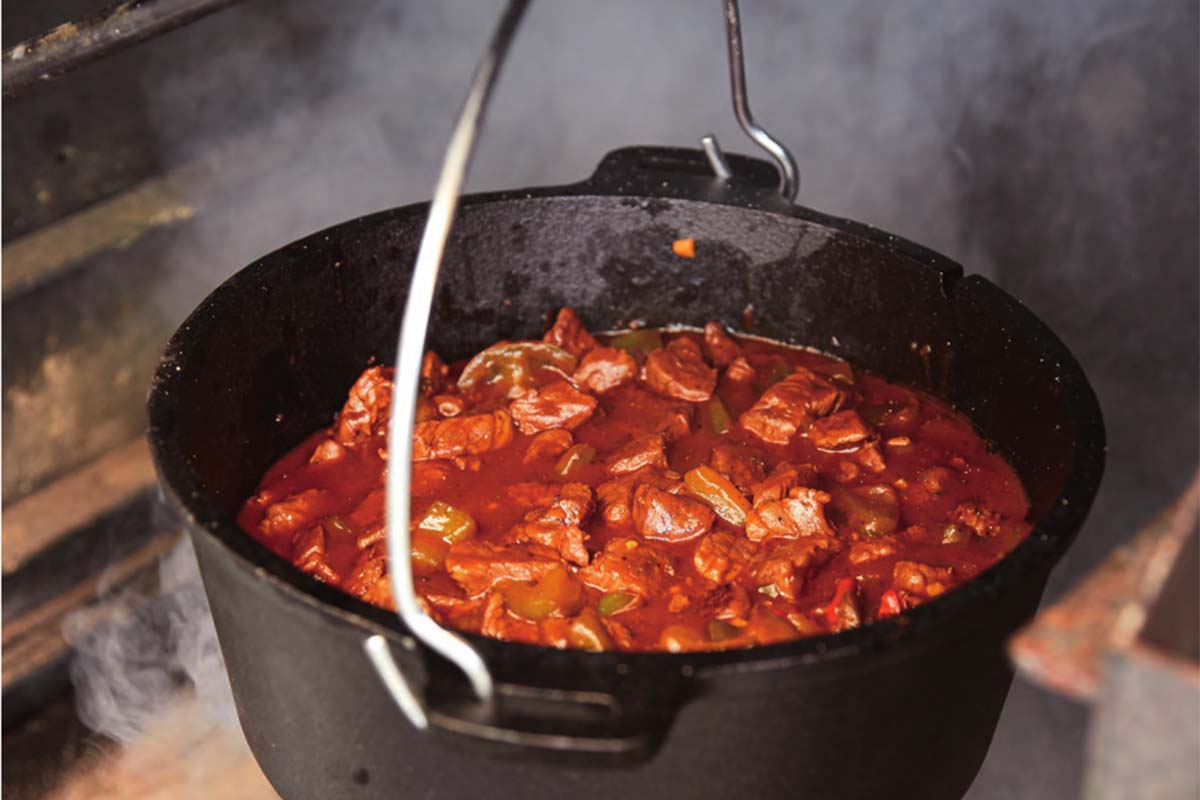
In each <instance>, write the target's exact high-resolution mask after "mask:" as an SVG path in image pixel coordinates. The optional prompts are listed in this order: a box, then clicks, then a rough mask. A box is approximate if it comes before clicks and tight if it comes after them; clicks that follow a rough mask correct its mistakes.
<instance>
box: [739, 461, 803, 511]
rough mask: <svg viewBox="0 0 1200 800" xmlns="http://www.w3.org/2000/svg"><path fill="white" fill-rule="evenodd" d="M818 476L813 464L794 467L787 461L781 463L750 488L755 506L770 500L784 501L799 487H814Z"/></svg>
mask: <svg viewBox="0 0 1200 800" xmlns="http://www.w3.org/2000/svg"><path fill="white" fill-rule="evenodd" d="M817 474H818V473H817V468H816V467H815V466H813V465H812V464H800V465H799V466H793V465H791V464H789V463H787V462H786V461H783V462H780V463H779V464H778V465H776V467H775V471H774V472H772V473H771V474H770V475H768V476H767V477H766V478H764V479H762V480H761V481H759V482H757V483H755V484H753V485H752V486H751V487H750V493H751V494H752V495H753V496H754V505H758V504H759V503H765V502H767V501H768V500H782V499H784V498H785V497H787V495H788V492H790V491H791V490H792V489H795V488H796V487H797V486H810V487H811V486H814V485H815V484H816V482H817Z"/></svg>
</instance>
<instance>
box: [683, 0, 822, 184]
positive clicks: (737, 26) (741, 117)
mask: <svg viewBox="0 0 1200 800" xmlns="http://www.w3.org/2000/svg"><path fill="white" fill-rule="evenodd" d="M725 33H726V36H727V38H728V41H729V82H730V84H731V86H732V88H733V113H734V115H735V116H736V117H737V121H738V123H739V124H740V125H741V126H742V130H744V131H745V132H746V135H747V136H749V137H750V138H751V139H753V140H754V142H755V144H757V145H758V146H759V147H761V148H762V149H763V150H766V151H767V152H768V153H769V154H770V155H771V158H773V159H774V160H775V165H776V167H778V169H779V193H780V194H782V195H783V196H784V197H785V198H787V199H788V200H795V199H796V193H797V192H798V191H799V190H800V174H799V171H798V170H797V169H796V159H795V158H793V157H792V153H791V151H789V150H788V149H787V148H786V147H785V146H784V145H783V144H782V143H781V142H780V141H779V140H778V139H776V138H775V137H773V136H772V135H771V134H769V133H767V131H766V130H765V129H764V128H763V127H762V126H761V125H759V124H758V123H757V122H755V121H754V117H753V116H751V114H750V100H749V97H748V96H747V94H746V65H745V63H744V62H743V60H742V19H741V11H739V9H738V0H725ZM705 138H707V139H712V145H711V147H710V145H709V144H708V142H705V141H704V140H703V139H702V140H701V143H703V144H704V152H705V153H707V154H708V159H709V162H710V163H713V170H714V171H716V172H717V175H718V176H720V177H721V178H722V180H724V179H725V178H724V176H722V175H721V172H720V170H718V169H717V166H716V163H715V162H714V156H713V152H714V150H715V151H716V152H717V153H719V152H720V148H719V147H718V145H717V142H716V139H714V138H712V137H711V135H710V136H708V137H705ZM721 160H722V161H724V159H723V158H722V159H721ZM725 169H726V170H728V169H729V167H728V165H726V166H725Z"/></svg>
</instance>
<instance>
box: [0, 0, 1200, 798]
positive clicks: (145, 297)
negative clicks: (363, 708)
mask: <svg viewBox="0 0 1200 800" xmlns="http://www.w3.org/2000/svg"><path fill="white" fill-rule="evenodd" d="M105 5H106V4H105V3H104V2H96V1H91V2H89V0H39V1H38V2H18V0H10V2H9V3H8V4H7V5H5V6H4V7H3V33H2V38H3V47H4V48H5V55H4V69H5V73H4V75H5V83H4V93H5V105H4V114H3V317H4V321H3V356H4V358H3V502H4V541H3V549H4V589H5V591H4V599H3V603H4V606H3V616H4V649H5V662H4V726H5V727H4V756H5V762H6V763H5V767H6V769H5V771H4V790H5V793H6V794H9V793H12V794H11V796H18V797H19V796H27V797H40V796H45V795H46V794H48V793H52V792H55V791H57V792H60V793H62V792H68V791H69V788H70V784H71V776H72V775H73V774H75V773H76V772H78V771H79V770H81V769H83V768H84V767H83V766H81V764H85V763H86V764H93V763H94V762H95V761H96V759H97V758H98V757H99V756H97V754H98V753H102V754H107V755H111V753H112V752H114V751H113V750H112V749H111V748H110V747H109V743H111V742H112V741H114V740H117V741H125V742H134V741H138V740H139V737H144V735H145V733H146V730H147V729H148V728H151V727H153V725H154V724H156V723H155V722H154V720H157V719H161V718H162V714H165V713H170V712H168V711H166V710H165V709H167V708H168V706H169V705H170V704H169V703H168V702H167V698H169V697H172V696H173V694H174V692H175V691H176V690H178V689H179V688H180V687H192V688H193V689H194V690H195V691H201V693H202V694H203V693H204V692H209V693H210V694H209V695H207V696H208V697H211V698H216V699H215V700H213V702H212V703H210V704H209V707H210V710H211V708H216V709H218V712H219V711H220V709H222V708H224V709H225V711H226V712H228V709H229V706H228V700H227V696H226V695H225V694H224V693H223V690H222V687H221V673H220V665H219V654H218V653H217V652H216V648H215V644H214V643H213V641H212V640H211V629H210V627H206V619H205V614H206V612H205V607H204V601H203V596H202V594H200V593H199V592H198V589H197V588H196V586H195V576H194V572H192V571H191V569H192V568H191V567H190V560H189V559H190V555H189V554H188V553H187V552H186V548H185V549H184V550H182V551H181V550H179V549H177V548H176V545H175V539H174V535H175V529H174V526H173V525H172V523H171V522H170V520H168V519H166V518H165V517H164V516H163V515H162V514H161V513H159V511H158V510H157V506H156V502H155V495H154V490H153V489H152V481H153V476H152V473H151V471H150V469H149V467H148V461H147V457H146V453H145V448H144V445H142V444H141V442H140V437H141V434H142V431H143V429H144V417H143V403H144V398H145V392H146V388H147V386H148V383H149V377H150V373H151V371H152V369H153V367H154V366H155V364H156V361H157V357H158V354H159V353H160V352H161V350H162V348H163V346H164V344H165V341H166V339H167V337H168V336H169V334H170V333H171V332H172V331H173V330H174V329H175V327H176V326H177V325H178V324H179V323H180V322H181V321H182V319H183V317H184V316H185V315H186V313H187V312H188V311H189V310H190V309H191V308H192V307H193V306H195V305H196V304H197V303H198V302H199V301H200V300H201V299H202V298H203V297H204V296H205V295H206V294H207V293H208V292H209V291H210V290H211V289H213V288H214V287H215V286H216V285H217V284H218V283H219V282H220V281H221V280H223V279H225V278H226V277H228V276H229V275H231V274H232V273H233V272H235V271H236V270H238V269H240V268H241V267H243V266H245V265H246V264H248V263H249V262H250V261H252V260H254V259H255V258H257V257H258V256H260V255H263V254H265V253H267V252H269V251H271V250H274V249H276V248H278V247H280V246H282V245H284V244H286V243H288V242H290V241H292V240H295V239H297V238H299V237H301V236H304V235H306V234H308V233H311V232H313V231H315V230H318V229H320V228H323V227H326V226H329V225H333V224H335V223H338V222H341V221H344V220H346V219H348V218H351V217H354V216H356V215H360V214H365V213H368V212H371V211H375V210H379V209H382V208H386V207H390V206H396V205H401V204H405V203H411V202H415V201H419V200H422V199H426V198H427V197H428V196H429V194H430V192H431V189H432V185H433V181H434V179H435V176H436V172H437V169H438V167H439V164H440V159H441V157H442V153H443V148H444V146H445V143H446V136H447V134H448V132H449V130H450V127H451V125H452V122H453V117H454V115H455V114H456V113H457V111H458V108H459V105H460V103H461V101H462V98H463V94H464V91H465V86H466V83H467V80H468V78H469V76H470V73H471V71H472V69H473V66H474V63H475V61H476V59H477V57H478V54H479V51H480V49H481V47H482V45H483V42H484V39H485V37H486V36H487V34H488V32H489V30H490V27H491V25H492V24H493V22H494V20H495V18H496V16H497V15H498V13H499V9H500V7H501V4H500V3H498V2H495V1H494V0H493V1H491V2H479V0H441V1H440V2H436V3H433V2H419V1H417V0H389V1H388V2H382V1H381V0H354V1H353V2H340V3H329V2H319V1H318V0H245V2H240V3H239V2H229V0H225V1H224V2H217V3H209V4H208V5H209V6H222V8H220V9H219V10H218V11H216V12H215V13H212V14H211V15H205V16H203V17H202V18H199V19H197V20H195V21H192V22H190V23H189V24H187V25H185V26H183V27H180V28H178V29H177V30H174V31H170V32H164V33H162V34H160V35H156V36H154V37H152V38H151V39H149V40H148V41H147V42H145V43H142V44H139V45H138V46H136V47H132V48H129V49H126V50H123V51H121V52H114V53H112V54H110V55H107V56H106V57H104V58H101V59H99V60H97V61H96V62H95V63H92V64H89V65H87V66H84V67H82V68H80V69H78V70H77V71H73V72H71V73H69V74H67V75H65V76H63V77H61V78H59V79H57V80H40V79H35V80H33V81H32V82H31V83H32V85H29V86H26V85H25V84H24V83H18V81H17V80H16V79H15V78H14V79H12V80H10V77H11V76H12V75H16V72H15V68H16V67H19V66H20V64H19V62H20V61H21V58H20V57H18V56H24V57H25V58H29V57H30V56H29V52H30V51H29V50H24V51H22V49H21V48H20V47H19V45H20V43H22V42H25V41H27V40H30V39H32V38H34V37H37V36H39V35H41V34H43V33H45V32H47V31H49V30H51V29H52V28H54V27H55V26H56V25H59V24H60V23H64V22H68V21H73V20H74V21H80V20H87V19H88V18H90V17H92V16H94V15H95V14H96V13H97V12H99V11H100V10H101V9H102V8H104V6H105ZM147 5H157V6H159V7H162V8H166V9H168V10H169V9H170V8H171V7H173V6H174V7H181V8H182V7H191V8H202V7H204V6H205V4H204V3H203V2H199V0H187V2H179V1H178V0H175V2H169V0H156V2H153V3H148V4H147ZM742 14H743V25H744V36H745V43H746V48H747V53H746V61H747V70H748V77H749V82H750V97H751V103H752V107H753V108H754V110H755V114H756V116H757V117H758V119H759V120H760V121H761V122H762V123H763V124H764V126H765V127H767V128H768V129H769V130H770V131H772V133H774V134H775V135H776V136H778V137H779V138H781V139H782V140H783V141H784V142H786V143H787V144H788V145H789V146H790V147H791V149H792V150H793V152H794V153H795V155H796V157H797V160H798V162H799V166H800V171H801V176H802V177H801V188H800V196H799V202H800V203H802V204H804V205H808V206H810V207H813V208H816V209H818V210H821V211H825V212H828V213H832V214H836V215H842V216H848V217H852V218H855V219H858V220H861V221H864V222H867V223H870V224H872V225H876V226H878V227H881V228H884V229H886V230H889V231H891V232H894V233H897V234H899V235H901V236H904V237H907V238H909V239H913V240H915V241H917V242H920V243H922V244H925V245H927V246H929V247H931V248H933V249H935V250H939V251H941V252H943V253H945V254H946V255H948V256H950V257H951V258H953V259H955V260H957V261H959V262H961V263H962V264H964V265H965V267H966V269H967V271H968V272H978V273H982V274H984V275H986V276H988V277H989V278H991V279H992V280H994V281H995V282H996V283H998V284H999V285H1000V286H1001V287H1003V288H1004V289H1006V290H1007V291H1008V292H1010V293H1011V294H1013V295H1014V296H1016V297H1017V298H1018V299H1020V300H1021V301H1022V302H1024V303H1025V304H1026V305H1028V306H1029V307H1030V308H1031V309H1032V310H1033V311H1034V312H1035V313H1037V314H1038V315H1039V316H1040V317H1041V318H1042V319H1044V320H1045V321H1047V322H1048V323H1049V324H1050V325H1051V327H1053V328H1054V330H1055V331H1056V332H1057V333H1058V334H1059V336H1060V337H1061V338H1062V339H1063V340H1064V341H1065V342H1066V343H1067V344H1068V346H1069V347H1071V349H1072V350H1073V351H1074V352H1075V354H1076V355H1077V357H1078V358H1079V360H1080V361H1081V362H1082V364H1083V366H1084V368H1085V370H1086V371H1087V373H1088V375H1089V376H1090V378H1091V380H1092V383H1093V385H1094V387H1095V388H1096V391H1097V393H1098V394H1099V397H1100V401H1101V404H1102V406H1103V409H1104V413H1105V418H1106V422H1107V426H1108V435H1109V456H1108V469H1107V474H1106V477H1105V481H1104V485H1103V487H1102V490H1101V494H1100V496H1099V499H1098V500H1097V502H1096V505H1095V507H1094V508H1093V510H1092V514H1091V517H1090V519H1089V522H1088V524H1087V526H1086V527H1085V529H1084V531H1083V533H1082V534H1081V536H1080V538H1079V540H1078V542H1077V544H1076V545H1075V546H1074V548H1073V549H1072V550H1071V551H1070V553H1069V554H1068V556H1067V557H1066V559H1065V560H1064V561H1063V563H1062V564H1061V565H1060V567H1059V568H1058V569H1057V571H1056V572H1055V575H1054V578H1053V580H1052V582H1051V585H1050V589H1049V591H1048V595H1047V603H1050V602H1053V601H1054V600H1056V599H1058V598H1060V597H1061V596H1062V595H1063V594H1064V592H1066V590H1067V589H1068V588H1069V587H1071V586H1072V585H1073V584H1075V583H1076V582H1077V581H1079V580H1080V578H1081V577H1082V576H1084V575H1086V574H1088V573H1090V572H1091V571H1092V570H1094V569H1095V568H1096V567H1097V566H1098V565H1100V564H1101V562H1102V561H1103V560H1104V559H1105V557H1106V556H1107V555H1108V554H1109V553H1110V552H1111V551H1112V550H1113V549H1114V548H1115V547H1117V546H1118V545H1120V544H1122V543H1124V542H1127V541H1128V540H1130V539H1131V538H1132V537H1133V535H1134V534H1135V533H1136V532H1137V531H1138V530H1139V528H1142V527H1143V526H1144V525H1146V524H1147V523H1148V522H1149V521H1150V520H1151V519H1152V518H1153V517H1155V515H1156V514H1157V513H1158V512H1159V511H1161V510H1162V509H1163V508H1165V507H1167V506H1169V505H1170V504H1172V503H1173V502H1175V501H1177V500H1178V498H1180V496H1181V495H1182V494H1183V493H1184V491H1185V489H1186V488H1187V486H1188V484H1189V483H1190V482H1191V480H1192V478H1193V475H1194V473H1195V470H1196V468H1197V464H1198V463H1200V430H1198V428H1200V413H1198V412H1200V409H1198V407H1197V406H1198V400H1197V396H1198V386H1200V347H1198V325H1197V319H1198V308H1200V199H1198V193H1200V192H1198V187H1200V162H1198V156H1197V147H1198V142H1200V126H1198V108H1200V95H1198V91H1200V90H1198V80H1200V78H1198V76H1200V61H1198V57H1197V52H1198V47H1200V45H1198V38H1200V15H1198V12H1197V4H1196V2H1194V0H1140V1H1138V2H1130V1H1129V0H1055V1H1054V2H1043V3H1029V2H1023V1H1022V0H970V1H969V2H957V1H953V0H942V1H941V2H938V1H937V0H897V1H896V2H888V3H882V2H870V1H869V0H845V1H844V2H839V3H820V2H811V1H809V2H782V1H781V0H743V3H742ZM70 33H71V32H70V31H69V30H68V31H67V32H66V33H63V34H61V35H63V36H68V35H70ZM723 36H724V29H723V20H722V17H721V13H720V9H719V4H718V3H716V2H710V3H695V2H684V1H683V0H656V1H655V2H652V3H646V2H634V1H633V0H623V1H620V2H618V1H615V0H614V1H613V2H607V3H591V2H584V1H583V0H555V2H543V3H535V4H534V6H533V8H532V10H531V12H530V13H529V14H528V16H527V18H526V22H525V24H524V27H523V29H522V31H521V32H520V34H519V36H518V39H517V43H516V47H515V49H514V51H513V53H512V56H511V58H510V61H509V64H508V66H507V67H506V69H505V72H504V74H503V76H502V78H501V84H500V87H499V90H498V92H497V96H496V98H495V100H494V102H493V105H492V110H491V113H490V117H489V120H488V123H487V127H486V130H485V133H484V135H483V138H482V143H481V146H480V148H479V150H478V153H477V156H476V159H475V162H474V167H473V172H472V174H471V179H470V182H469V189H470V190H473V191H475V190H490V189H501V188H513V187H522V186H533V185H544V184H558V183H567V182H572V181H575V180H578V179H581V178H583V177H585V176H586V175H588V174H589V173H590V171H591V170H592V169H593V167H594V166H595V165H596V163H597V162H598V161H599V159H600V158H601V156H602V155H603V154H604V153H605V152H606V151H608V150H610V149H613V148H616V147H619V146H622V145H628V144H671V145H680V146H692V147H694V146H697V144H698V141H699V138H700V136H702V135H703V134H705V133H709V132H711V133H714V134H716V135H717V136H718V138H719V139H720V141H721V142H722V144H723V145H724V147H725V149H726V150H728V151H733V152H742V153H749V154H752V155H757V154H758V153H757V152H755V150H754V148H753V147H752V146H751V145H750V144H749V143H748V142H747V140H745V139H744V138H743V136H742V135H741V132H740V130H739V129H738V127H737V125H736V123H735V121H734V118H733V115H732V113H731V110H730V100H729V87H728V77H727V67H726V57H725V50H724V38H723ZM10 68H12V69H13V70H14V71H13V72H11V73H10ZM10 94H11V95H12V96H11V97H10V96H9V95H10ZM164 587H166V588H164ZM163 597H167V598H168V599H167V600H165V601H164V600H162V599H161V598H163ZM147 598H151V599H147ZM153 598H160V599H158V600H154V599H153ZM114 614H116V615H117V616H118V617H120V618H121V619H122V620H124V621H125V624H124V627H118V628H114V627H113V624H112V623H111V622H109V621H107V620H109V619H111V617H112V616H113V615H114ZM130 620H134V621H135V622H136V623H137V625H136V626H134V627H133V628H131V627H130V626H129V624H128V622H129V621H130ZM139 626H140V627H139ZM114 631H117V632H115V633H114ZM131 631H132V632H131ZM106 637H107V638H106ZM121 637H125V638H124V639H122V638H121ZM131 637H132V638H131ZM114 640H115V641H116V643H115V644H114ZM131 642H132V644H131ZM130 647H133V648H134V649H135V650H136V651H137V652H140V653H142V654H143V655H144V656H145V657H144V658H142V659H141V660H139V661H138V662H137V663H136V664H134V665H131V664H130V663H128V660H127V659H124V656H121V655H114V653H117V654H119V653H126V652H128V651H129V648H130ZM122 648H124V649H122ZM73 653H74V654H75V655H72V654H73ZM73 659H74V660H73ZM72 664H74V667H72ZM122 670H125V674H126V675H128V673H129V671H130V670H135V671H136V675H137V679H136V680H127V679H125V680H123V679H119V678H115V677H114V675H115V674H117V673H120V672H121V671H122ZM206 670H207V671H206ZM72 675H73V677H74V683H72V682H71V680H70V678H71V677H72ZM147 686H149V687H150V690H149V692H148V693H147V690H146V687H147ZM72 687H75V688H76V689H77V691H78V696H76V695H73V694H72ZM222 703H225V705H224V706H222V705H221V704H222ZM77 709H78V710H77ZM1198 713H1200V711H1198ZM81 715H82V722H81ZM211 716H212V718H211V719H209V718H208V717H206V718H205V725H211V726H214V727H215V728H216V729H223V728H222V726H226V727H230V726H232V722H231V720H232V715H231V714H229V713H214V714H213V715H211ZM189 719H190V718H189ZM84 723H86V726H85V724H84ZM189 724H191V723H190V722H184V723H180V725H181V726H182V727H184V728H186V727H187V726H188V725H189ZM1198 724H1200V722H1198ZM92 729H94V730H97V731H99V734H96V733H91V732H90V730H92ZM1088 729H1089V710H1088V707H1087V705H1085V704H1083V703H1080V702H1078V701H1077V700H1073V699H1068V698H1066V697H1063V696H1061V695H1060V694H1057V693H1055V692H1052V691H1048V690H1046V689H1043V688H1040V687H1038V686H1036V685H1034V684H1033V683H1031V682H1029V681H1025V680H1021V679H1018V680H1017V681H1016V682H1015V683H1014V685H1013V689H1012V691H1011V693H1010V695H1009V699H1008V703H1007V705H1006V707H1005V711H1004V715H1003V717H1002V720H1001V723H1000V727H999V729H998V731H997V733H996V737H995V740H994V743H993V746H992V750H991V752H990V754H989V757H988V760H987V761H986V763H985V764H984V766H983V770H982V772H981V773H980V775H979V777H978V779H977V781H976V783H975V786H974V787H973V788H972V791H971V793H970V795H969V797H971V798H973V799H975V800H984V799H985V798H986V799H987V800H991V799H992V798H1069V797H1078V796H1081V793H1083V792H1084V791H1085V787H1086V784H1087V782H1088V779H1087V777H1086V770H1087V759H1086V758H1085V754H1086V752H1087V751H1088V749H1089V747H1090V746H1094V744H1093V745H1089V741H1090V740H1089V733H1088ZM234 730H236V729H234ZM234 750H236V748H234ZM234 750H231V751H230V753H222V755H221V757H222V758H225V757H228V758H229V759H232V760H234V761H236V759H237V758H238V757H239V756H238V755H237V753H236V752H234ZM107 755H106V757H107ZM231 763H232V762H231ZM239 763H240V762H239ZM114 780H115V779H114ZM63 796H65V795H63ZM81 796H82V795H81ZM91 796H97V795H96V794H95V793H94V792H93V794H92V795H91ZM113 796H116V795H113Z"/></svg>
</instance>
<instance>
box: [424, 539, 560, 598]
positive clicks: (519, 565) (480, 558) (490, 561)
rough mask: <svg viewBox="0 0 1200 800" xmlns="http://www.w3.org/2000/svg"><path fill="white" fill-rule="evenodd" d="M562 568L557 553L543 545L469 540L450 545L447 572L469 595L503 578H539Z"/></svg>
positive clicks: (503, 579)
mask: <svg viewBox="0 0 1200 800" xmlns="http://www.w3.org/2000/svg"><path fill="white" fill-rule="evenodd" d="M561 567H562V561H561V560H560V559H559V557H558V552H557V551H555V550H553V549H551V548H549V547H546V546H545V545H540V544H495V543H492V542H482V541H475V540H472V539H468V540H467V541H465V542H459V543H458V544H455V545H453V546H452V547H451V548H450V551H449V552H448V553H447V554H446V571H447V572H449V573H450V577H451V578H453V579H454V580H455V581H457V582H458V585H459V586H461V587H462V588H463V590H464V591H465V592H466V593H467V594H468V595H470V596H472V597H475V596H476V595H479V594H482V593H483V592H486V591H487V590H488V589H491V588H492V587H494V586H495V585H496V584H498V583H500V582H501V581H530V582H532V581H536V580H538V579H540V578H541V577H542V576H543V575H545V574H546V573H547V572H549V571H550V570H552V569H559V568H561Z"/></svg>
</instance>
